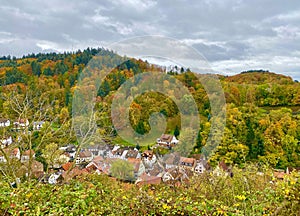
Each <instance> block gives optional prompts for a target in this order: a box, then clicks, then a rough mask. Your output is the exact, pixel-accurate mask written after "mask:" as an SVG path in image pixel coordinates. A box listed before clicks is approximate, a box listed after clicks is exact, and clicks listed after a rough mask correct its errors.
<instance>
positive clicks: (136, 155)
mask: <svg viewBox="0 0 300 216" xmlns="http://www.w3.org/2000/svg"><path fill="white" fill-rule="evenodd" d="M125 158H126V159H128V158H134V159H137V158H141V154H140V153H139V151H138V150H137V149H130V150H128V151H127V154H126V155H125Z"/></svg>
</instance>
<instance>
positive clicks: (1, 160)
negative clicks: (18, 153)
mask: <svg viewBox="0 0 300 216" xmlns="http://www.w3.org/2000/svg"><path fill="white" fill-rule="evenodd" d="M3 151H4V150H3ZM4 154H6V152H5V151H4ZM4 154H3V152H1V151H0V163H6V162H7V160H6V157H7V155H6V156H5V155H4Z"/></svg>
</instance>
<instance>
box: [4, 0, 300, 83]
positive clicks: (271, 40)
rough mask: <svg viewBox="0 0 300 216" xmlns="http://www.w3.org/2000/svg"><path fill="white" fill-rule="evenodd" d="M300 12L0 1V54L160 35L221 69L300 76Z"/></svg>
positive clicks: (236, 0) (239, 0)
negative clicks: (185, 47) (251, 70)
mask: <svg viewBox="0 0 300 216" xmlns="http://www.w3.org/2000/svg"><path fill="white" fill-rule="evenodd" d="M299 14H300V2H299V1H297V0H291V1H288V2H283V1H281V0H263V1H262V0H253V1H246V0H203V1H196V0H193V1H187V0H172V1H171V0H166V1H154V0H152V1H143V0H130V1H121V0H113V1H106V0H102V1H97V0H91V1H86V0H81V1H79V0H75V1H64V0H53V1H39V0H34V1H25V0H19V1H17V0H11V1H7V2H3V3H1V6H0V26H1V29H0V45H1V48H0V55H8V54H10V55H17V56H21V55H23V54H27V53H31V52H42V51H47V50H56V51H63V50H72V49H79V48H80V49H84V48H86V47H87V46H100V47H101V46H107V45H109V44H110V43H112V42H116V41H119V40H122V39H126V38H130V37H136V36H142V35H153V34H155V35H157V34H158V35H163V36H167V37H172V38H175V39H178V40H181V41H183V42H184V43H186V44H188V45H190V46H192V47H194V48H195V49H197V50H198V51H199V52H200V53H203V55H204V56H205V57H206V58H207V59H208V60H209V61H210V63H211V65H212V66H213V67H214V69H215V70H217V71H220V72H225V73H226V72H227V73H237V72H240V71H241V70H245V69H252V67H258V68H266V69H267V67H269V68H272V69H273V68H274V71H277V72H281V73H286V74H293V76H294V77H296V76H298V75H296V74H297V73H298V72H297V71H299V64H298V62H297V61H298V60H299V59H298V58H299V57H300V56H299V49H300V28H299V26H300V15H299ZM276 56H277V57H278V58H277V59H276V61H282V64H278V63H277V62H275V60H274V58H275V57H276ZM279 57H280V58H279ZM271 63H274V66H272V65H271ZM275 66H276V68H275ZM246 67H249V68H246Z"/></svg>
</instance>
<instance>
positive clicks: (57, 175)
mask: <svg viewBox="0 0 300 216" xmlns="http://www.w3.org/2000/svg"><path fill="white" fill-rule="evenodd" d="M61 174H62V173H61V172H56V173H53V174H51V175H50V177H49V179H48V183H49V184H57V183H58V182H59V180H60V179H62V175H61Z"/></svg>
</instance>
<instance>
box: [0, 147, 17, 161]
mask: <svg viewBox="0 0 300 216" xmlns="http://www.w3.org/2000/svg"><path fill="white" fill-rule="evenodd" d="M3 152H4V154H5V155H6V156H4V154H3ZM3 152H0V162H2V163H6V162H7V160H6V158H10V159H13V158H15V159H18V160H20V157H21V155H20V149H19V148H14V149H8V148H6V149H3Z"/></svg>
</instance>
